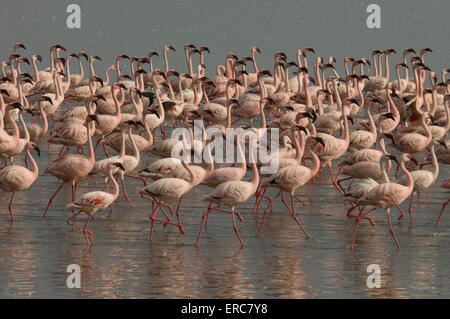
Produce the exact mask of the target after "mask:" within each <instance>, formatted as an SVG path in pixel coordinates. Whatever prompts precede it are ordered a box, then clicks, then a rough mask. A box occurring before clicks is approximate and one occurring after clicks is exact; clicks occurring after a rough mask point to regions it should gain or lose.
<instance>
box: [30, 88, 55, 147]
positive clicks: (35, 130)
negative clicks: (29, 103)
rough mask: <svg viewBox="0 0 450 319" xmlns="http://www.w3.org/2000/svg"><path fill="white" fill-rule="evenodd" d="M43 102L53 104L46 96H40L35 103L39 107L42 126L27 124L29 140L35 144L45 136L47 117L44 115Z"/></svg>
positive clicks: (34, 123)
mask: <svg viewBox="0 0 450 319" xmlns="http://www.w3.org/2000/svg"><path fill="white" fill-rule="evenodd" d="M44 101H46V102H48V103H53V102H52V99H51V98H50V97H48V96H45V95H41V96H39V98H38V102H37V103H38V105H39V112H40V114H41V120H42V126H41V125H39V124H38V123H37V122H33V123H29V124H27V129H28V132H29V134H30V140H31V141H32V142H37V141H38V140H40V139H41V138H43V137H44V136H45V135H47V131H48V121H47V115H46V114H45V111H44V107H43V103H42V102H44Z"/></svg>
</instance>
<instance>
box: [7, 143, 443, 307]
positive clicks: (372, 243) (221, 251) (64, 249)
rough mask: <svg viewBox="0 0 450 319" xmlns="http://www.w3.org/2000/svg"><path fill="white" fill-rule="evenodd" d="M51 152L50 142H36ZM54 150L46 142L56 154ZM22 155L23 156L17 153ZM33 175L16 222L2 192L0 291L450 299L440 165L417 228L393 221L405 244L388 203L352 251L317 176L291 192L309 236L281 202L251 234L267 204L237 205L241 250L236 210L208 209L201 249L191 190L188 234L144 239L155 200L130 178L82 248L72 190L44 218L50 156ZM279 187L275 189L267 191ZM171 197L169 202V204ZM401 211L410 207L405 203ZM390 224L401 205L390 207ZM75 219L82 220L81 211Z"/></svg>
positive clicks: (346, 227) (340, 209) (417, 209)
mask: <svg viewBox="0 0 450 319" xmlns="http://www.w3.org/2000/svg"><path fill="white" fill-rule="evenodd" d="M42 148H46V145H42ZM56 152H57V149H56V148H52V151H51V153H50V154H51V155H50V156H51V157H52V158H53V157H55V156H56ZM17 161H18V162H19V163H22V159H21V158H20V159H19V158H18V159H17ZM38 161H39V167H40V169H41V172H40V176H39V179H38V181H37V182H36V183H35V184H34V185H33V186H32V187H31V188H30V189H29V190H28V191H26V192H22V193H17V195H16V198H15V204H14V211H15V216H16V221H15V222H14V223H11V222H10V221H9V215H8V212H7V203H8V200H9V194H6V193H3V194H1V195H0V200H1V203H2V207H1V214H0V219H1V220H2V227H0V260H1V262H0V297H50V298H53V297H62V298H78V297H81V298H88V297H102V298H103V297H107V298H183V297H185V298H187V297H192V298H319V297H320V298H329V297H341V298H367V297H381V298H417V297H449V296H450V288H449V287H450V270H449V267H448V261H449V260H450V252H449V249H448V245H449V243H450V242H449V239H450V217H449V216H448V215H449V212H446V213H445V214H444V217H443V219H442V220H441V223H440V226H439V228H438V229H436V228H434V222H435V220H436V218H437V216H438V214H439V211H440V208H441V205H442V203H443V202H444V200H445V199H446V198H448V193H445V192H444V191H443V190H442V189H440V188H439V184H440V181H442V180H444V179H446V178H447V177H448V176H449V169H448V167H444V166H443V165H441V173H440V177H439V178H438V182H436V184H435V185H434V186H433V188H432V189H430V190H429V191H428V192H427V193H425V194H423V195H422V196H421V197H419V199H418V201H417V202H416V203H415V205H414V210H413V216H414V224H413V225H412V226H410V225H409V220H408V216H406V217H405V218H404V219H403V220H402V221H401V222H398V221H394V222H393V225H394V229H395V232H396V234H397V236H398V240H399V242H400V245H401V246H402V249H401V250H400V251H398V250H397V249H396V246H395V243H394V241H393V239H392V237H391V235H390V233H389V231H388V226H387V223H386V216H385V214H384V211H382V210H378V211H377V212H376V213H375V214H374V216H375V224H376V225H375V227H373V228H372V227H371V226H370V224H369V223H368V222H367V221H362V222H361V223H360V227H359V232H358V237H357V240H356V243H355V249H354V251H353V252H351V251H350V250H349V249H348V246H349V244H350V241H351V238H352V233H353V226H354V219H348V218H346V217H345V212H346V207H345V206H344V204H343V203H342V200H341V199H340V196H339V195H338V192H337V191H336V190H335V189H334V188H333V187H332V186H331V184H330V182H329V177H328V173H327V172H324V173H323V174H322V176H321V178H320V179H319V180H318V182H317V184H316V185H315V186H314V188H313V192H312V195H311V196H310V197H306V196H305V195H304V193H305V189H300V190H299V191H298V194H299V195H300V196H301V197H302V198H303V199H304V200H305V202H306V204H307V205H306V207H302V206H301V205H299V204H297V205H296V211H297V213H298V215H299V216H300V218H301V220H302V222H303V223H304V225H305V227H306V229H307V231H308V232H309V233H310V234H311V235H312V238H311V239H309V240H306V239H305V237H304V235H303V234H302V233H301V232H300V230H299V228H298V226H297V225H296V224H295V223H294V221H293V219H292V218H291V217H290V215H289V213H288V211H287V209H286V208H285V207H284V206H283V204H282V202H281V201H280V200H277V201H276V204H275V207H274V210H273V212H272V214H271V215H268V218H267V220H266V223H265V224H264V227H263V230H262V235H261V237H260V238H256V237H255V234H256V232H257V229H258V226H259V223H260V221H261V217H262V211H260V212H259V213H258V214H255V216H252V215H251V214H250V212H251V208H252V206H253V201H254V200H253V198H252V200H251V201H249V202H247V203H245V204H242V205H240V206H238V207H237V211H239V212H241V213H242V216H243V218H244V223H240V222H237V224H238V227H239V230H240V233H241V236H242V238H243V240H244V242H245V245H246V246H245V248H241V247H240V245H239V242H238V240H237V237H236V236H235V233H234V231H233V228H232V222H231V216H230V215H226V214H222V213H213V214H212V215H211V217H210V220H209V224H208V230H207V231H203V233H202V238H201V241H200V247H199V248H198V249H197V248H195V246H194V243H195V240H196V236H197V233H198V229H199V225H200V221H201V214H202V213H203V212H204V211H205V209H206V207H207V204H206V203H204V202H200V201H199V198H200V197H201V195H202V194H204V193H208V192H210V189H208V188H206V187H203V186H202V187H197V188H195V189H194V190H193V191H191V192H190V193H189V194H188V195H187V196H186V197H185V198H184V200H183V204H182V221H183V225H184V227H185V231H186V235H184V236H183V235H180V234H179V232H178V228H176V227H173V226H168V227H167V228H165V229H163V228H162V226H161V225H157V226H156V227H155V232H154V238H153V242H151V243H150V242H149V229H150V222H149V219H148V216H149V214H150V211H151V202H149V201H146V200H143V199H141V198H140V197H138V195H137V193H136V191H135V189H136V187H138V186H140V185H139V184H140V181H138V180H134V179H129V180H127V181H126V182H127V189H128V190H129V194H130V196H131V198H132V201H133V202H134V203H135V204H136V208H134V209H131V208H130V207H129V205H128V203H127V202H126V200H125V199H124V198H123V197H119V199H118V201H117V202H116V203H115V204H114V212H113V214H112V216H111V217H109V218H107V217H105V216H104V213H106V212H102V213H99V215H98V217H97V218H96V219H95V220H93V221H92V222H91V224H90V229H91V230H92V231H93V232H94V244H93V245H92V246H91V247H88V246H87V245H86V242H85V240H84V236H83V234H82V233H81V232H80V231H78V230H76V229H73V228H71V227H70V226H69V225H67V224H66V219H67V218H68V217H70V213H69V212H68V211H66V210H65V205H66V204H67V203H68V202H70V199H71V191H70V187H68V186H66V187H65V188H64V189H63V190H62V191H61V192H60V194H58V196H57V197H56V199H55V202H54V203H53V206H52V207H51V208H50V211H49V214H48V217H46V218H42V217H41V215H42V213H43V210H44V208H45V205H46V203H47V200H48V198H49V197H50V195H51V194H52V192H53V191H54V190H56V188H57V185H58V184H57V181H56V179H55V178H54V177H52V176H49V175H43V173H42V171H43V169H44V168H45V167H46V166H47V165H48V163H49V159H48V155H47V152H43V155H42V156H41V157H40V158H39V159H38ZM102 186H103V185H102V180H101V179H95V180H90V181H88V182H85V183H84V184H81V185H80V186H79V194H81V193H82V192H85V191H87V190H93V189H101V188H102ZM273 194H275V193H273ZM174 204H175V203H174ZM402 207H403V208H404V210H406V209H407V203H403V205H402ZM392 215H393V217H394V218H393V220H395V219H396V218H395V217H397V216H398V213H397V212H396V211H395V210H393V211H392ZM77 222H78V223H80V224H82V223H83V222H84V216H83V217H79V218H78V219H77ZM69 264H78V265H80V267H81V272H82V273H81V289H69V288H67V286H66V279H67V276H68V273H66V267H67V266H68V265H69ZM370 264H378V265H379V266H380V268H381V282H382V287H381V288H379V289H369V288H367V285H366V279H367V276H368V275H369V274H368V273H367V272H366V269H367V266H368V265H370Z"/></svg>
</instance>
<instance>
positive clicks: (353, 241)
mask: <svg viewBox="0 0 450 319" xmlns="http://www.w3.org/2000/svg"><path fill="white" fill-rule="evenodd" d="M360 215H361V213H360ZM360 218H361V216H356V220H355V229H354V230H353V239H352V242H351V244H350V250H353V245H354V243H355V240H356V232H357V230H358V224H359V220H360Z"/></svg>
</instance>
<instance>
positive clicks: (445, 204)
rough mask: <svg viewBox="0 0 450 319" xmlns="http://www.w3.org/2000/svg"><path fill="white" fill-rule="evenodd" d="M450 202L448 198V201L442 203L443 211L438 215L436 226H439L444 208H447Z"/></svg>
mask: <svg viewBox="0 0 450 319" xmlns="http://www.w3.org/2000/svg"><path fill="white" fill-rule="evenodd" d="M448 203H450V199H449V200H447V201H446V202H445V203H444V204H443V205H442V209H441V212H440V214H439V217H438V219H437V221H436V224H434V227H438V224H439V221H440V220H441V217H442V214H443V213H444V209H445V207H446V206H447V204H448Z"/></svg>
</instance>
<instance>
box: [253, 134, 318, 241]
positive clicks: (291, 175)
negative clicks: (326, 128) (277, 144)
mask: <svg viewBox="0 0 450 319" xmlns="http://www.w3.org/2000/svg"><path fill="white" fill-rule="evenodd" d="M313 140H315V141H317V142H318V143H320V144H322V146H325V144H324V141H323V139H322V138H320V137H313V136H309V137H308V138H307V140H306V148H307V150H308V152H309V154H310V156H311V158H312V162H313V164H312V167H311V168H308V167H306V166H303V165H300V164H297V165H290V166H287V167H285V168H282V169H280V170H279V171H278V173H277V174H275V175H272V176H270V177H268V178H266V179H264V180H263V181H262V182H261V186H262V187H265V186H269V187H276V188H278V189H279V190H280V193H281V200H282V201H283V203H284V205H285V206H286V207H287V209H288V210H289V212H290V214H291V215H292V217H293V218H294V220H295V222H296V223H297V225H298V226H299V227H300V229H301V230H302V231H303V233H304V234H305V236H306V238H310V235H309V234H308V233H307V232H306V230H305V229H304V228H303V225H302V224H301V222H300V221H299V220H298V218H297V216H296V214H295V209H294V198H295V199H297V200H298V201H299V202H300V203H303V202H302V201H301V200H300V199H299V198H298V197H297V196H296V195H295V190H296V189H297V188H299V187H301V186H303V185H305V183H306V182H308V181H309V180H310V179H311V178H313V177H314V176H315V175H316V174H317V172H318V171H319V168H320V160H319V157H318V156H317V155H316V153H314V152H313V151H312V150H311V146H310V144H311V141H313ZM284 192H288V193H289V194H290V196H291V207H289V205H288V203H287V202H286V199H285V198H284ZM277 197H278V195H277ZM272 204H273V203H272V202H271V203H270V204H269V206H267V208H266V209H265V211H264V216H263V219H262V222H261V224H260V226H259V230H258V233H257V234H256V235H257V236H259V234H260V232H261V229H262V226H263V224H264V220H265V217H266V214H267V212H268V210H269V208H270V207H271V206H272Z"/></svg>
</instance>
